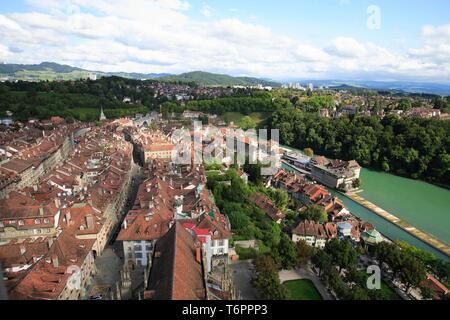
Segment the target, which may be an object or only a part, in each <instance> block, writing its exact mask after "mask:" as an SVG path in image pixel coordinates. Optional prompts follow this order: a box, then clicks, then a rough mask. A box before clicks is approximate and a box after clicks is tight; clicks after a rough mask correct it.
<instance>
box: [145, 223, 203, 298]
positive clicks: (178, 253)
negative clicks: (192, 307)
mask: <svg viewBox="0 0 450 320" xmlns="http://www.w3.org/2000/svg"><path fill="white" fill-rule="evenodd" d="M146 295H147V297H149V298H151V299H154V300H203V299H206V287H205V284H204V279H203V270H202V265H201V263H199V262H197V260H196V246H195V243H194V239H193V237H192V235H191V234H190V233H189V232H188V231H187V230H186V229H185V228H184V227H183V226H182V225H181V224H180V223H179V222H177V223H175V224H174V225H173V226H172V228H171V229H170V230H169V232H168V233H167V234H166V235H165V236H163V237H162V238H161V239H159V240H158V242H157V243H156V246H155V250H154V253H153V261H152V268H151V271H150V277H149V281H148V287H147V294H146Z"/></svg>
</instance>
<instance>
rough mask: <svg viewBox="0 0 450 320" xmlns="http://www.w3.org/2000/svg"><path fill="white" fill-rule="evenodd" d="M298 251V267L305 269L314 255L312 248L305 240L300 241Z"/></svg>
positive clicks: (297, 246)
mask: <svg viewBox="0 0 450 320" xmlns="http://www.w3.org/2000/svg"><path fill="white" fill-rule="evenodd" d="M296 249H297V265H298V267H303V266H304V265H305V264H306V263H307V262H308V260H309V259H310V258H311V256H312V255H313V253H314V250H313V248H312V247H310V246H309V245H308V244H307V243H306V242H305V241H304V240H300V241H298V242H297V245H296Z"/></svg>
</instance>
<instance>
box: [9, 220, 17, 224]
mask: <svg viewBox="0 0 450 320" xmlns="http://www.w3.org/2000/svg"><path fill="white" fill-rule="evenodd" d="M8 222H9V224H16V220H9V221H8Z"/></svg>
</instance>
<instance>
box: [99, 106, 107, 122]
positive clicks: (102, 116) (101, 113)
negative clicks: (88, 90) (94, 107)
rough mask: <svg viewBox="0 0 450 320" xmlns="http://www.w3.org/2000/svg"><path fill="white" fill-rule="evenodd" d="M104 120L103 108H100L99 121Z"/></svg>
mask: <svg viewBox="0 0 450 320" xmlns="http://www.w3.org/2000/svg"><path fill="white" fill-rule="evenodd" d="M104 120H106V116H105V114H104V113H103V106H101V107H100V121H104Z"/></svg>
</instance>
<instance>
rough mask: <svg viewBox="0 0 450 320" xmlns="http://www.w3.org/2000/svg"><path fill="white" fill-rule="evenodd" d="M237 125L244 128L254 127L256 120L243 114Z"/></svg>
mask: <svg viewBox="0 0 450 320" xmlns="http://www.w3.org/2000/svg"><path fill="white" fill-rule="evenodd" d="M239 126H240V127H241V128H242V129H244V130H248V129H255V128H256V122H255V121H254V120H253V119H252V118H251V117H249V116H245V117H243V118H242V119H241V120H240V121H239Z"/></svg>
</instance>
